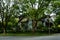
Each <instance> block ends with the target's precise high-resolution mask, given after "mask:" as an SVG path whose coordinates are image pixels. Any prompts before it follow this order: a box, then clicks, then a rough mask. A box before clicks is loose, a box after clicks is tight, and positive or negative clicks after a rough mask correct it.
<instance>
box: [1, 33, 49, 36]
mask: <svg viewBox="0 0 60 40" xmlns="http://www.w3.org/2000/svg"><path fill="white" fill-rule="evenodd" d="M46 35H49V34H46V33H6V34H2V33H1V34H0V36H46Z"/></svg>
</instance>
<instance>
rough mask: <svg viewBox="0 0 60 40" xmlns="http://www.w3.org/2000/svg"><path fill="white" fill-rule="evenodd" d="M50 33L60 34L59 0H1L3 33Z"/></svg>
mask: <svg viewBox="0 0 60 40" xmlns="http://www.w3.org/2000/svg"><path fill="white" fill-rule="evenodd" d="M52 14H53V15H52ZM48 31H51V33H54V32H60V1H59V0H0V32H1V33H8V32H9V33H10V32H12V33H14V32H45V33H48Z"/></svg>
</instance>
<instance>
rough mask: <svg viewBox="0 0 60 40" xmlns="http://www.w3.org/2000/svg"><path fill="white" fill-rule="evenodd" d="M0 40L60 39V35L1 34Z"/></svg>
mask: <svg viewBox="0 0 60 40" xmlns="http://www.w3.org/2000/svg"><path fill="white" fill-rule="evenodd" d="M0 40H60V36H59V35H57V36H0Z"/></svg>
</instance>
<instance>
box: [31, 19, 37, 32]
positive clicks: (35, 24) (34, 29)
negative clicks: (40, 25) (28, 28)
mask: <svg viewBox="0 0 60 40" xmlns="http://www.w3.org/2000/svg"><path fill="white" fill-rule="evenodd" d="M32 27H33V30H32V31H33V32H35V31H36V27H37V21H36V20H33V21H32Z"/></svg>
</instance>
